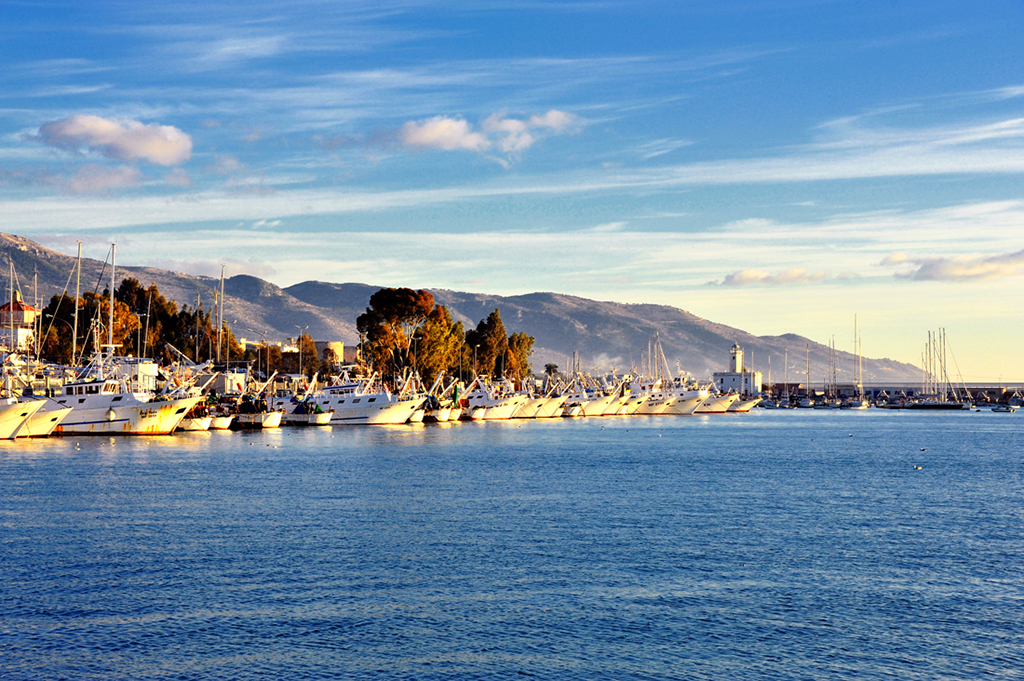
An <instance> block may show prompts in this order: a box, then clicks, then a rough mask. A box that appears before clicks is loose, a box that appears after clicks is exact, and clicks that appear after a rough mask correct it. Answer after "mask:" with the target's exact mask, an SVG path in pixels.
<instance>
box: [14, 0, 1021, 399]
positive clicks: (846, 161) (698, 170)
mask: <svg viewBox="0 0 1024 681" xmlns="http://www.w3.org/2000/svg"><path fill="white" fill-rule="evenodd" d="M0 25H2V26H3V31H0V54H2V63H3V68H2V69H0V216H2V218H0V219H2V227H0V229H3V231H6V232H11V233H15V234H20V235H24V236H28V237H30V238H33V239H36V240H38V241H39V242H41V243H43V244H44V245H47V246H50V247H52V248H55V249H57V250H61V251H63V252H68V253H72V252H74V249H75V242H76V241H78V240H82V241H83V243H84V247H85V251H86V253H87V254H91V255H94V256H96V257H100V258H102V257H103V255H102V254H103V253H104V252H105V249H106V246H107V244H108V243H109V242H110V241H116V242H117V243H118V250H119V254H120V255H119V259H120V260H122V261H124V262H126V263H130V264H136V265H154V266H160V267H166V268H170V269H175V270H179V271H186V272H192V273H196V274H210V275H215V274H217V273H219V271H220V265H221V263H226V264H227V265H228V269H229V272H230V273H240V272H245V273H249V274H254V275H257V276H261V277H264V278H266V279H268V280H270V281H273V282H275V283H277V284H280V285H283V286H287V285H290V284H294V283H298V282H300V281H304V280H308V279H319V280H322V281H337V282H343V281H360V282H365V283H370V284H379V285H391V286H414V287H437V288H452V289H458V290H469V291H481V292H490V293H497V294H517V293H526V292H531V291H538V290H545V291H557V292H562V293H570V294H576V295H581V296H586V297H590V298H596V299H602V300H617V301H623V302H655V303H664V304H669V305H674V306H677V307H680V308H683V309H686V310H689V311H691V312H694V313H695V314H698V315H700V316H702V317H705V318H708V319H711V320H713V321H717V322H721V323H725V324H729V325H732V326H736V327H739V328H742V329H745V330H748V331H750V332H752V333H756V334H781V333H788V332H795V333H800V334H804V335H808V336H810V337H811V338H814V339H815V340H819V341H821V342H828V339H829V338H831V337H833V336H835V338H836V344H837V346H838V347H839V348H840V349H846V350H852V335H853V332H852V326H853V316H854V314H857V315H858V319H859V324H860V329H861V335H862V338H863V347H864V351H865V353H866V354H868V355H870V356H876V357H881V356H886V357H892V358H895V359H899V360H903V361H909V362H914V363H918V362H919V360H920V353H921V348H922V346H923V345H924V342H925V340H926V339H927V331H928V330H929V329H935V328H938V327H944V328H945V329H946V332H947V336H948V338H949V341H950V343H951V344H952V345H953V347H954V349H955V351H956V355H957V363H958V365H959V367H960V369H961V370H962V371H963V373H964V374H965V377H966V378H967V379H968V380H998V379H999V378H1000V377H1003V378H1004V379H1006V380H1015V379H1024V355H1022V353H1021V352H1020V351H1019V346H1020V339H1021V338H1022V337H1024V314H1022V302H1024V293H1022V283H1024V229H1022V228H1024V182H1022V180H1024V153H1022V152H1024V66H1022V64H1021V59H1020V56H1021V54H1024V50H1022V49H1021V48H1022V47H1024V45H1022V43H1024V39H1022V36H1021V31H1020V30H1019V29H1020V26H1022V25H1024V4H1022V3H1020V2H992V3H978V4H973V3H961V2H927V3H925V2H905V1H902V0H889V1H886V2H876V3H864V2H828V1H815V0H806V1H804V0H792V1H781V2H724V3H704V2H615V3H610V2H551V3H549V2H463V3H458V4H454V3H436V2H415V1H410V2H393V3H391V2H373V3H361V2H338V1H333V2H327V1H324V2H303V1H301V0H300V1H298V2H292V3H288V4H287V5H286V4H284V3H278V2H274V3H268V2H260V1H259V0H257V1H255V2H246V3H219V2H216V0H214V1H212V2H202V3H199V2H196V3H187V2H185V3H166V4H161V5H159V6H153V7H148V6H140V3H133V2H89V3H72V2H66V3H65V2H31V1H28V2H16V1H15V2H5V3H3V4H2V5H0Z"/></svg>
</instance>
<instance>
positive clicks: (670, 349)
mask: <svg viewBox="0 0 1024 681" xmlns="http://www.w3.org/2000/svg"><path fill="white" fill-rule="evenodd" d="M0 254H3V255H5V256H7V257H8V258H9V259H10V260H11V262H13V263H14V266H15V270H16V272H17V274H18V275H19V277H20V278H21V280H20V281H19V284H20V286H19V289H20V290H21V291H22V292H23V297H24V298H25V299H26V300H27V301H28V302H33V299H34V297H35V296H36V294H35V293H34V292H33V293H32V294H31V296H30V295H24V294H25V292H28V291H31V288H30V287H29V286H26V284H25V281H24V278H25V275H26V273H28V272H32V273H33V274H36V273H37V274H38V287H39V293H38V299H39V303H40V305H41V306H45V305H46V304H47V302H48V301H49V299H50V297H51V296H52V295H55V294H59V293H60V292H61V291H62V290H64V286H65V283H66V282H68V283H70V287H69V288H70V293H71V294H72V295H73V293H74V281H73V279H71V278H70V275H71V274H72V272H73V268H74V265H75V260H76V258H75V257H74V256H69V255H64V254H62V253H59V252H57V251H53V250H51V249H48V248H46V247H44V246H42V245H40V244H38V243H36V242H34V241H32V240H30V239H27V238H25V237H21V236H17V235H11V234H0ZM108 267H109V264H108V263H105V262H102V261H99V260H95V259H91V258H84V257H83V259H82V282H83V284H82V290H83V291H85V290H95V289H96V288H99V289H100V290H101V291H102V290H103V289H104V288H106V287H107V286H109V269H107V268H108ZM127 276H131V277H134V278H136V279H138V280H139V281H140V282H141V283H142V284H143V285H145V286H148V285H149V284H150V283H155V284H156V285H157V287H158V288H159V289H160V292H161V293H162V294H163V295H164V296H165V297H166V298H168V299H170V300H175V301H176V302H177V303H178V305H179V306H181V305H189V306H190V307H195V306H196V305H197V304H202V305H203V307H205V308H206V309H210V308H212V307H213V301H214V295H215V292H216V291H217V290H218V288H219V283H220V282H219V280H218V279H215V278H213V277H207V276H199V275H190V274H185V273H181V272H171V271H168V270H161V269H158V268H152V267H135V266H123V265H118V266H117V271H116V278H117V280H118V282H119V281H120V280H121V279H123V278H124V277H127ZM30 281H31V279H30ZM97 282H98V285H97ZM379 288H381V287H380V286H374V285H370V284H363V283H358V282H344V283H334V282H323V281H317V280H309V281H304V282H300V283H298V284H293V285H291V286H288V287H284V288H282V287H280V286H278V285H276V284H274V283H272V282H269V281H266V280H264V279H261V278H259V277H256V276H252V275H247V274H239V275H235V276H233V277H230V278H227V279H225V282H224V293H225V300H224V319H225V321H226V322H227V323H228V324H229V325H230V326H231V327H232V329H233V330H234V332H235V335H236V336H238V337H240V338H248V339H253V340H259V339H260V338H266V339H271V340H281V339H284V338H293V337H295V336H297V335H298V334H299V332H301V331H303V330H307V329H308V331H309V333H310V334H311V335H312V336H313V337H314V338H316V339H317V340H340V341H344V342H345V343H346V344H350V345H351V344H355V343H357V342H358V332H357V331H356V327H355V322H356V317H358V315H359V314H361V313H362V312H363V311H364V310H365V308H366V306H367V305H368V304H369V298H370V296H371V295H372V294H373V293H374V292H375V291H377V290H378V289H379ZM427 290H429V291H430V292H431V293H432V294H433V295H434V299H435V301H436V302H437V303H439V304H442V305H445V306H446V307H447V308H448V309H449V311H450V312H451V315H452V318H453V319H455V320H457V321H461V322H463V324H464V325H465V326H466V327H467V328H471V327H475V326H476V324H477V322H479V321H480V320H481V319H484V318H485V317H486V316H487V315H488V314H490V313H491V312H492V311H494V310H495V309H499V310H500V311H501V316H502V320H503V321H504V322H505V326H506V329H507V330H508V331H509V332H510V333H511V332H513V331H525V332H526V333H529V334H530V335H532V336H533V337H534V338H535V346H534V355H533V358H532V362H533V366H534V370H535V371H540V370H541V369H542V368H543V366H544V365H545V364H548V363H552V364H557V365H559V366H560V367H562V368H565V362H566V360H567V359H568V358H569V357H570V356H571V355H572V353H573V352H579V353H580V354H581V356H582V362H583V366H584V367H585V368H586V369H588V370H592V369H607V368H610V367H613V366H614V367H616V368H617V369H619V370H629V369H631V368H632V367H634V366H638V365H639V364H640V362H641V355H642V354H646V352H647V344H648V341H649V340H650V339H651V338H652V337H654V336H655V335H657V336H658V337H659V338H660V340H661V343H662V346H663V347H664V350H665V355H666V357H667V359H668V361H669V362H670V364H671V366H672V368H673V369H675V368H676V367H677V366H678V367H679V368H680V369H682V370H686V371H689V372H691V373H692V374H693V375H694V376H695V377H697V378H701V379H703V378H705V377H707V376H708V375H709V374H710V373H711V372H713V371H722V370H725V369H726V368H727V365H728V361H729V351H730V348H731V347H732V345H733V344H734V343H738V344H739V345H740V346H741V347H742V348H743V349H744V351H745V353H746V354H745V360H746V361H745V364H746V365H747V366H748V367H750V366H753V367H755V368H757V369H758V370H760V371H762V373H764V374H765V379H766V380H767V378H768V366H769V360H768V358H769V357H770V358H771V362H770V363H771V366H772V367H773V369H772V373H773V375H772V379H773V380H774V381H779V380H780V379H781V378H782V377H783V373H784V368H783V364H784V362H783V358H784V357H785V356H786V351H787V350H789V351H790V352H789V355H790V357H789V359H790V363H789V364H790V366H789V379H790V382H791V383H797V382H802V381H803V380H804V374H805V370H804V367H805V364H806V362H805V358H804V353H801V352H800V350H804V349H805V347H806V352H807V354H809V356H810V364H811V382H812V385H813V386H814V387H820V386H821V385H822V383H823V382H824V379H825V377H826V376H827V375H830V374H831V368H830V367H831V358H830V350H829V348H828V346H826V345H823V344H821V343H816V342H814V341H811V340H810V339H807V338H805V337H803V336H800V335H799V334H793V333H787V334H783V335H780V336H755V335H753V334H751V333H749V332H747V331H743V330H742V329H737V328H734V327H730V326H727V325H724V324H720V323H717V322H713V321H710V320H708V319H704V318H702V317H699V316H697V315H695V314H693V313H691V312H688V311H686V310H683V309H680V308H676V307H672V306H669V305H660V304H656V303H618V302H613V301H598V300H591V299H589V298H583V297H580V296H573V295H569V294H565V293H557V292H552V291H536V292H531V293H525V294H520V295H515V296H499V295H494V294H488V293H471V292H464V291H454V290H451V289H430V288H428V289H427ZM853 362H854V357H853V355H852V354H850V353H846V352H836V365H837V379H838V381H839V382H841V383H850V382H851V381H852V376H853ZM863 363H864V375H865V381H866V382H872V383H911V382H914V381H916V380H917V379H918V377H919V376H920V370H919V369H917V368H916V367H914V366H912V365H910V364H905V363H902V362H897V361H894V360H891V359H887V358H881V359H878V358H864V360H863Z"/></svg>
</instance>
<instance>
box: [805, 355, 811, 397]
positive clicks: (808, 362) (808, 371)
mask: <svg viewBox="0 0 1024 681" xmlns="http://www.w3.org/2000/svg"><path fill="white" fill-rule="evenodd" d="M806 346H807V368H806V369H805V371H806V372H807V373H806V376H807V386H806V387H804V397H806V398H807V399H808V400H810V399H811V344H810V343H807V344H806Z"/></svg>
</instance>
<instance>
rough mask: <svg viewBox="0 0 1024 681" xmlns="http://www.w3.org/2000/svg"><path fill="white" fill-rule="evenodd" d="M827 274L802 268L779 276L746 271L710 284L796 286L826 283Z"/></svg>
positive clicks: (792, 269) (780, 273) (796, 268)
mask: <svg viewBox="0 0 1024 681" xmlns="http://www.w3.org/2000/svg"><path fill="white" fill-rule="evenodd" d="M827 278H828V274H826V273H825V272H808V271H807V270H805V269H803V268H800V267H793V268H790V269H788V270H784V271H782V272H779V273H777V274H772V273H771V272H764V271H762V270H755V269H745V270H739V271H736V272H732V273H731V274H727V275H726V276H725V278H724V279H722V281H720V282H710V283H711V284H713V285H716V286H794V285H805V284H817V283H820V282H822V281H825V280H826V279H827Z"/></svg>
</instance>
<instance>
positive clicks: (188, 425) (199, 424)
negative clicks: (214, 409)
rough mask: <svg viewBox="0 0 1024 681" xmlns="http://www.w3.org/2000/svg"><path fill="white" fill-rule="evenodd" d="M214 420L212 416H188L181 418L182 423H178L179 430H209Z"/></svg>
mask: <svg viewBox="0 0 1024 681" xmlns="http://www.w3.org/2000/svg"><path fill="white" fill-rule="evenodd" d="M212 422H213V417H212V416H199V417H196V418H192V417H187V418H183V419H182V420H181V423H180V424H179V425H178V430H181V431H185V432H194V431H204V430H209V429H210V424H211V423H212Z"/></svg>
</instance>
